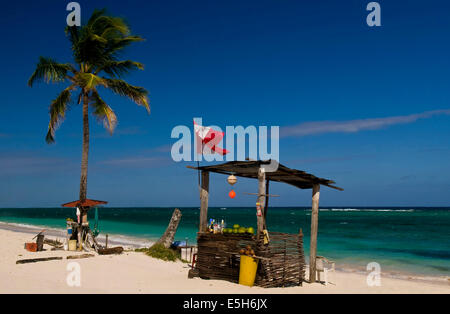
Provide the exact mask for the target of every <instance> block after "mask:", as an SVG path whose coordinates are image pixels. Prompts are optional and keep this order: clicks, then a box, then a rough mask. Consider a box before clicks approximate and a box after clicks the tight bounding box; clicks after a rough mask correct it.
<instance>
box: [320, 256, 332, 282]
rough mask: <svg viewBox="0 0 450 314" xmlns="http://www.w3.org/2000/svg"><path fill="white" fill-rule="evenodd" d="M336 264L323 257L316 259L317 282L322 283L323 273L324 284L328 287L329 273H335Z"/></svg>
mask: <svg viewBox="0 0 450 314" xmlns="http://www.w3.org/2000/svg"><path fill="white" fill-rule="evenodd" d="M335 266H336V263H335V262H333V261H330V260H328V259H326V258H325V257H323V256H317V257H316V272H317V281H318V282H320V273H321V272H322V273H323V277H324V278H323V279H324V280H323V282H324V284H325V286H326V285H328V282H329V281H328V273H329V272H335Z"/></svg>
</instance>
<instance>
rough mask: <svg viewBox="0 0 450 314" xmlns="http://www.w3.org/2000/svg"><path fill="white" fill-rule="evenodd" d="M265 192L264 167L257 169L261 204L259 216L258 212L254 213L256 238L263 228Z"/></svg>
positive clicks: (259, 201)
mask: <svg viewBox="0 0 450 314" xmlns="http://www.w3.org/2000/svg"><path fill="white" fill-rule="evenodd" d="M265 194H266V172H265V170H264V168H259V169H258V201H257V202H258V203H259V204H260V205H261V216H258V212H257V213H256V214H257V216H256V221H257V225H258V226H257V233H256V238H257V239H259V236H260V234H262V232H263V230H264V208H265V203H266V201H265V199H266V197H265Z"/></svg>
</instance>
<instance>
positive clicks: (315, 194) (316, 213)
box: [309, 184, 320, 283]
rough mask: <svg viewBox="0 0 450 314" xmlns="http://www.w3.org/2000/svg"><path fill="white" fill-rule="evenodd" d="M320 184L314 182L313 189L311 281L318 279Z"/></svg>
mask: <svg viewBox="0 0 450 314" xmlns="http://www.w3.org/2000/svg"><path fill="white" fill-rule="evenodd" d="M319 196H320V184H314V185H313V190H312V210H311V242H310V246H309V282H310V283H313V282H315V281H316V257H317V230H318V225H319Z"/></svg>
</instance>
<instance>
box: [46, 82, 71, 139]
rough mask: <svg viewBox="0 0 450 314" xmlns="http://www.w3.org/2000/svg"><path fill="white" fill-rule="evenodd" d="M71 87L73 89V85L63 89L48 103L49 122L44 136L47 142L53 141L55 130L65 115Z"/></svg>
mask: <svg viewBox="0 0 450 314" xmlns="http://www.w3.org/2000/svg"><path fill="white" fill-rule="evenodd" d="M72 89H74V86H73V85H71V86H69V87H67V88H66V89H64V90H63V91H62V92H61V93H60V94H59V95H58V96H57V97H56V98H55V99H54V100H53V101H52V103H51V104H50V108H49V113H50V122H49V123H48V132H47V136H46V137H45V141H46V142H47V143H49V144H50V143H54V142H55V131H56V129H57V128H58V127H59V125H60V123H61V121H62V120H63V119H64V117H65V115H66V110H67V105H68V104H69V102H70V97H71V91H72Z"/></svg>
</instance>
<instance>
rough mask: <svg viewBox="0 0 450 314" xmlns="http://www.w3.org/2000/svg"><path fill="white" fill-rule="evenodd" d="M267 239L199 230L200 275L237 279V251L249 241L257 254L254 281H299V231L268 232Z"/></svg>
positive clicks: (301, 274) (302, 262)
mask: <svg viewBox="0 0 450 314" xmlns="http://www.w3.org/2000/svg"><path fill="white" fill-rule="evenodd" d="M269 237H270V243H269V244H268V245H264V244H263V242H262V240H260V241H257V240H256V237H255V236H251V235H245V234H244V235H241V234H210V233H199V234H198V237H197V247H198V252H197V263H196V268H197V269H198V271H199V275H200V277H201V278H204V279H220V280H226V281H231V282H235V283H237V282H238V281H239V264H240V257H239V255H238V253H239V250H240V249H241V248H245V247H246V246H247V245H250V246H251V247H252V248H253V249H254V250H255V254H256V256H258V257H262V258H261V259H260V261H259V266H258V272H257V275H256V280H255V285H257V286H261V287H287V286H298V285H302V282H303V281H304V278H305V256H304V252H303V236H302V234H299V235H295V234H287V233H279V232H270V233H269Z"/></svg>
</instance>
